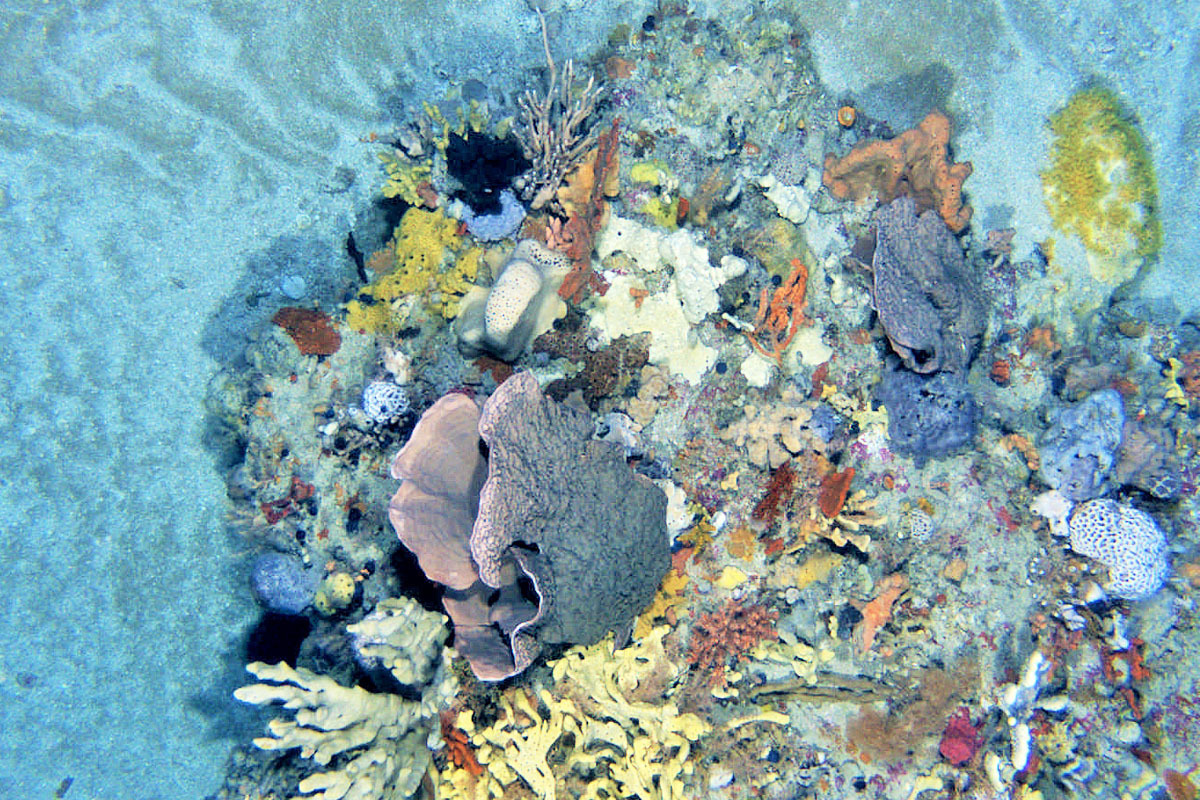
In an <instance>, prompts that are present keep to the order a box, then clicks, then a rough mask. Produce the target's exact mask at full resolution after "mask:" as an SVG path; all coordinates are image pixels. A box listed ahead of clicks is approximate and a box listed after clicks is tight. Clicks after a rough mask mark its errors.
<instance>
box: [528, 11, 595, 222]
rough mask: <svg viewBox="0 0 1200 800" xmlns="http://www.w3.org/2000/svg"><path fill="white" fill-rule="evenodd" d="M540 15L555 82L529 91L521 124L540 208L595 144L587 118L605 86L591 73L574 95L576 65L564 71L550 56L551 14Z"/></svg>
mask: <svg viewBox="0 0 1200 800" xmlns="http://www.w3.org/2000/svg"><path fill="white" fill-rule="evenodd" d="M538 16H539V17H540V18H541V21H542V44H543V45H544V46H545V48H546V63H547V64H548V65H549V67H550V82H549V86H548V87H547V89H546V94H545V95H538V94H536V93H535V92H533V91H527V92H525V94H524V95H522V96H521V98H520V100H519V101H518V103H519V105H520V107H521V125H520V126H519V127H518V128H517V137H518V139H519V140H520V142H521V148H522V150H523V151H524V153H525V157H526V158H528V159H529V161H530V163H532V164H533V170H532V173H531V176H532V180H531V181H530V182H529V184H528V185H527V187H526V192H525V194H526V199H527V200H529V201H530V205H531V206H532V207H533V208H535V209H538V208H541V207H542V206H544V205H545V204H546V203H548V202H550V201H551V200H553V199H554V195H555V192H557V191H558V187H559V186H560V185H562V181H563V178H564V177H566V175H567V173H568V172H570V171H571V170H572V169H574V168H575V167H576V166H578V165H579V164H580V162H582V161H583V159H584V156H585V155H586V154H587V152H588V150H589V149H590V148H591V146H592V144H593V143H594V141H595V137H594V136H593V134H592V131H591V129H590V128H588V127H587V120H588V118H589V117H590V116H591V115H592V112H593V111H594V110H595V108H596V101H597V100H598V99H599V97H600V91H601V89H600V87H599V86H596V79H595V77H591V78H588V82H587V85H586V86H585V87H584V88H583V90H582V91H580V92H578V93H577V94H575V95H572V93H571V86H572V85H573V84H574V79H575V68H574V64H573V63H572V62H571V61H570V60H568V61H567V62H566V63H565V64H564V65H563V71H562V74H561V75H560V74H559V72H558V68H557V67H556V66H555V65H554V59H553V58H551V56H550V43H549V41H548V39H547V36H546V19H545V17H543V16H542V13H541V11H539V12H538Z"/></svg>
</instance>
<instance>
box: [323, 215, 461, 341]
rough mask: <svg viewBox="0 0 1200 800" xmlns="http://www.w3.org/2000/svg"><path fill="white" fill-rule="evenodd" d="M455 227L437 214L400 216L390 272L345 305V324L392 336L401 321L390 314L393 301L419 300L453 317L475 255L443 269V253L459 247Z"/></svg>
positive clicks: (446, 218)
mask: <svg viewBox="0 0 1200 800" xmlns="http://www.w3.org/2000/svg"><path fill="white" fill-rule="evenodd" d="M461 242H462V239H461V237H460V236H459V235H458V223H457V222H456V221H455V220H453V219H450V218H448V217H447V216H446V215H445V214H443V213H442V212H441V210H436V211H427V210H425V209H423V208H410V209H409V210H408V211H406V212H404V216H403V217H402V218H401V220H400V224H399V225H398V226H397V227H396V232H395V234H394V236H393V238H392V243H391V245H392V248H393V250H394V252H395V254H396V255H395V268H394V269H393V270H391V271H390V272H387V273H384V274H382V275H380V276H379V277H377V278H376V279H375V280H374V281H372V282H371V283H370V284H369V285H367V286H366V287H364V288H363V289H362V290H361V291H360V292H359V296H358V299H356V300H352V301H350V302H349V303H347V304H346V323H347V324H348V325H349V326H350V327H351V328H354V329H356V330H364V331H370V332H373V333H380V332H392V331H395V330H398V329H399V328H401V327H402V326H403V324H404V322H405V320H403V319H400V318H399V317H398V316H397V314H396V313H394V312H395V310H394V309H393V307H392V306H393V304H395V301H397V300H399V299H401V298H404V297H409V296H415V297H419V298H420V299H421V300H422V301H423V302H425V303H426V304H427V305H428V306H429V307H430V308H432V309H434V310H435V311H437V312H439V313H441V314H442V316H445V317H451V316H454V314H455V313H457V310H458V305H457V301H458V298H460V297H462V295H463V294H464V293H465V292H466V290H467V288H469V285H470V284H469V281H470V280H471V279H473V278H474V277H475V272H476V271H477V270H478V266H479V258H478V255H474V256H471V255H470V251H468V252H467V253H464V254H463V257H462V258H460V259H458V260H457V261H456V262H455V264H454V265H453V266H451V267H449V268H446V269H443V267H442V261H443V259H444V258H445V256H446V253H447V251H453V250H455V249H457V248H458V247H459V246H460V245H461Z"/></svg>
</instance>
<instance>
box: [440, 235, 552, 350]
mask: <svg viewBox="0 0 1200 800" xmlns="http://www.w3.org/2000/svg"><path fill="white" fill-rule="evenodd" d="M570 269H571V262H570V259H568V258H567V257H566V256H565V255H563V254H562V253H558V252H556V251H554V250H551V249H550V248H548V247H546V246H545V245H542V244H540V243H538V242H536V241H534V240H533V239H522V240H521V241H520V242H518V243H517V246H516V248H515V249H514V250H513V252H512V255H511V256H509V259H508V261H507V262H505V264H504V266H502V267H501V268H500V272H499V274H498V275H497V276H496V280H495V282H493V284H492V285H491V287H490V288H487V289H483V288H476V289H473V290H472V291H471V292H470V293H469V294H467V295H466V296H465V297H464V298H463V300H462V304H461V311H460V313H459V315H458V319H457V320H456V322H455V332H456V333H457V334H458V349H459V350H461V351H462V353H463V354H464V355H465V356H467V357H468V358H473V357H475V356H479V355H483V354H484V353H488V354H491V355H493V356H495V357H496V358H499V359H501V360H503V361H511V360H512V359H514V358H516V357H517V356H518V355H520V354H521V352H523V351H524V350H525V348H527V347H528V346H529V343H530V342H532V341H533V339H534V338H535V337H536V336H538V334H541V333H544V332H545V331H547V330H549V329H550V326H551V325H552V324H553V322H554V320H555V318H556V317H558V316H561V315H562V313H563V312H564V311H565V305H564V304H563V302H562V300H561V299H560V298H559V296H558V288H559V287H560V286H561V285H562V280H563V277H564V276H565V275H566V274H567V272H569V271H570Z"/></svg>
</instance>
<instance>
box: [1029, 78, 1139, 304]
mask: <svg viewBox="0 0 1200 800" xmlns="http://www.w3.org/2000/svg"><path fill="white" fill-rule="evenodd" d="M1050 130H1051V131H1052V132H1053V133H1054V136H1055V138H1054V141H1053V143H1052V144H1051V146H1050V168H1049V169H1047V170H1046V171H1045V172H1043V173H1042V187H1043V190H1044V194H1045V200H1046V207H1047V209H1048V210H1049V211H1050V216H1051V218H1052V219H1053V220H1054V225H1055V227H1057V228H1058V229H1059V230H1062V231H1064V232H1066V233H1073V234H1076V235H1078V236H1079V238H1080V239H1081V240H1082V242H1083V245H1084V247H1085V248H1086V249H1087V251H1088V256H1089V258H1088V263H1089V267H1090V270H1091V273H1092V277H1094V278H1096V279H1097V280H1101V281H1104V282H1106V283H1110V284H1117V283H1123V282H1124V281H1126V280H1129V279H1130V278H1132V277H1133V276H1134V275H1135V274H1136V273H1137V270H1138V269H1139V268H1140V267H1141V265H1142V263H1143V262H1144V260H1145V258H1146V257H1148V256H1152V255H1154V254H1155V253H1156V252H1158V249H1159V247H1160V246H1161V245H1162V228H1161V225H1160V223H1159V219H1158V213H1157V209H1158V189H1157V185H1156V181H1155V177H1154V166H1153V164H1152V162H1151V160H1150V154H1149V149H1148V148H1147V146H1146V140H1145V139H1144V138H1143V137H1142V134H1141V132H1140V131H1139V130H1138V129H1137V127H1136V125H1135V124H1134V122H1133V120H1132V119H1131V117H1130V116H1129V115H1128V114H1127V113H1126V112H1125V110H1124V109H1123V108H1122V107H1121V105H1120V103H1119V101H1118V100H1117V98H1116V96H1115V95H1114V94H1113V93H1112V92H1110V91H1108V90H1106V89H1085V90H1083V91H1080V92H1077V93H1076V94H1075V95H1074V96H1072V97H1071V99H1070V101H1069V102H1068V103H1067V105H1066V107H1065V108H1063V109H1062V110H1061V111H1059V112H1058V113H1057V114H1055V115H1054V116H1053V117H1051V118H1050Z"/></svg>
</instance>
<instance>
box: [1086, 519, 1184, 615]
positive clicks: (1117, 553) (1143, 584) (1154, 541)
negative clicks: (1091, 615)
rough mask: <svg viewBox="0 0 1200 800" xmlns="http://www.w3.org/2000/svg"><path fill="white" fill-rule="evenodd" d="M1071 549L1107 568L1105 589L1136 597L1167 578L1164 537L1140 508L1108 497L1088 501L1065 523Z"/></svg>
mask: <svg viewBox="0 0 1200 800" xmlns="http://www.w3.org/2000/svg"><path fill="white" fill-rule="evenodd" d="M1069 529H1070V534H1071V549H1072V550H1074V551H1075V552H1077V553H1080V554H1082V555H1085V556H1088V557H1090V558H1094V559H1096V560H1097V561H1099V562H1100V563H1102V564H1104V565H1105V566H1106V567H1108V571H1109V583H1108V585H1107V586H1106V587H1105V589H1106V590H1107V591H1108V592H1109V593H1110V594H1112V595H1114V596H1116V597H1123V598H1126V599H1129V600H1138V599H1141V598H1143V597H1146V596H1148V595H1151V594H1154V593H1155V592H1156V591H1158V590H1159V588H1160V587H1161V586H1162V584H1163V581H1164V580H1165V579H1166V577H1167V539H1166V536H1165V535H1164V534H1163V532H1162V529H1160V528H1159V527H1158V524H1157V523H1156V522H1155V521H1154V518H1153V517H1151V516H1150V515H1149V514H1147V513H1146V512H1144V511H1141V510H1139V509H1136V508H1133V507H1132V506H1125V505H1119V504H1117V503H1115V502H1113V501H1112V500H1089V501H1088V502H1086V503H1083V504H1081V505H1079V506H1078V507H1076V508H1075V511H1074V513H1073V514H1071V520H1070V523H1069Z"/></svg>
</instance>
